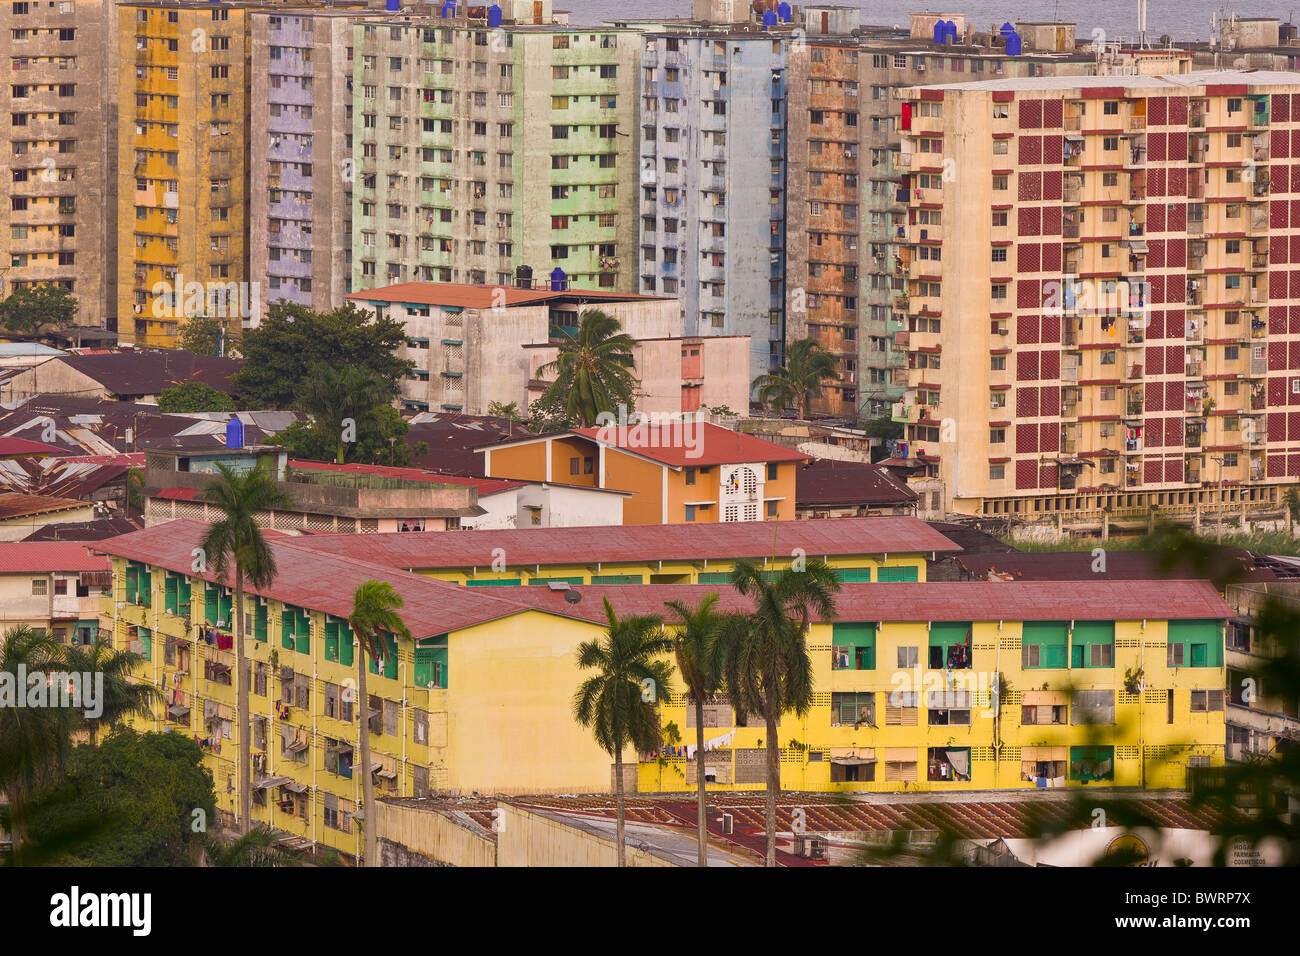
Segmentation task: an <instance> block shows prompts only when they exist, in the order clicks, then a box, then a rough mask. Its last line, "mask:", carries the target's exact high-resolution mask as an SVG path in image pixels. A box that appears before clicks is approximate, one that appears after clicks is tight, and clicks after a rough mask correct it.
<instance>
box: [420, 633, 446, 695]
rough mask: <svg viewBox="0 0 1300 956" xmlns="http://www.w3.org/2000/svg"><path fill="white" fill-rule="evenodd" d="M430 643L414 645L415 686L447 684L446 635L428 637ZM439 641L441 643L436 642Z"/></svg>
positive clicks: (443, 685)
mask: <svg viewBox="0 0 1300 956" xmlns="http://www.w3.org/2000/svg"><path fill="white" fill-rule="evenodd" d="M429 640H431V641H433V642H435V643H432V644H423V645H416V648H415V674H414V679H415V686H416V687H428V686H430V685H433V686H434V687H441V688H445V687H446V686H447V636H446V635H445V634H444V635H442V636H441V637H435V638H430V639H429ZM438 642H441V643H438Z"/></svg>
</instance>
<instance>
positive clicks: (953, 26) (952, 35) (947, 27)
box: [944, 20, 957, 43]
mask: <svg viewBox="0 0 1300 956" xmlns="http://www.w3.org/2000/svg"><path fill="white" fill-rule="evenodd" d="M944 42H945V43H956V42H957V21H956V20H948V21H947V22H945V23H944Z"/></svg>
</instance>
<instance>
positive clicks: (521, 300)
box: [344, 282, 664, 309]
mask: <svg viewBox="0 0 1300 956" xmlns="http://www.w3.org/2000/svg"><path fill="white" fill-rule="evenodd" d="M344 298H345V299H356V300H358V301H361V302H410V303H412V304H413V305H445V306H448V307H450V308H460V309H491V308H497V307H500V306H502V305H504V306H506V307H507V308H509V307H511V306H524V305H537V304H538V303H540V302H549V301H552V300H555V299H565V298H570V299H576V300H579V301H581V300H583V299H589V300H599V301H605V302H635V301H638V300H641V299H662V298H664V297H663V296H655V295H635V294H629V293H626V292H609V291H604V290H595V289H568V290H566V291H563V292H552V291H551V290H550V289H520V288H518V287H517V286H511V285H470V284H468V283H464V282H399V283H397V284H396V285H387V286H382V287H381V288H378V289H367V290H365V291H364V292H349V293H348V294H347V295H345V296H344Z"/></svg>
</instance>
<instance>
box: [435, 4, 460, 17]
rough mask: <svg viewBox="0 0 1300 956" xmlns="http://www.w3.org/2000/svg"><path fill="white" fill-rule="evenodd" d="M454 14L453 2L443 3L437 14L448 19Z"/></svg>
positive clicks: (454, 6)
mask: <svg viewBox="0 0 1300 956" xmlns="http://www.w3.org/2000/svg"><path fill="white" fill-rule="evenodd" d="M455 15H456V4H454V3H444V4H443V5H442V9H441V10H439V11H438V16H440V17H442V18H443V19H444V20H450V19H451V18H452V17H454V16H455Z"/></svg>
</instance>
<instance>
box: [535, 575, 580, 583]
mask: <svg viewBox="0 0 1300 956" xmlns="http://www.w3.org/2000/svg"><path fill="white" fill-rule="evenodd" d="M528 583H529V584H552V583H556V584H575V585H576V584H582V583H583V582H582V577H581V576H580V575H579V576H577V577H572V578H529V579H528Z"/></svg>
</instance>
